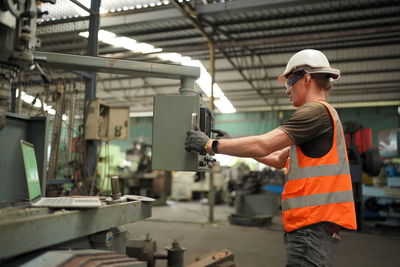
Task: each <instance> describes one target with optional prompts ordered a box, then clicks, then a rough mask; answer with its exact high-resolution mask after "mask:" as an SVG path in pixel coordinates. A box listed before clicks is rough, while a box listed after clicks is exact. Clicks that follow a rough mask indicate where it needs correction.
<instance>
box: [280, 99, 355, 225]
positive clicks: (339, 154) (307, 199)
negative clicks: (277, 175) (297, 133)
mask: <svg viewBox="0 0 400 267" xmlns="http://www.w3.org/2000/svg"><path fill="white" fill-rule="evenodd" d="M317 102H319V103H321V104H323V105H324V106H325V107H327V109H328V110H329V113H330V116H331V118H332V121H333V129H334V134H333V144H332V147H331V149H330V150H329V152H328V153H326V154H325V155H324V156H322V157H320V158H310V157H307V156H306V155H304V153H303V152H302V151H301V149H300V147H298V146H296V145H293V146H292V147H291V149H290V156H289V158H290V162H289V165H290V169H289V173H288V175H287V178H286V179H287V180H286V183H285V187H284V189H283V193H282V222H283V227H284V228H285V230H286V231H287V232H290V231H293V230H296V229H299V228H301V227H304V226H307V225H311V224H315V223H318V222H333V223H336V224H338V225H340V226H342V227H344V228H347V229H353V230H355V229H357V223H356V215H355V209H354V200H353V190H352V184H351V177H350V168H349V162H348V159H347V150H346V144H345V139H344V135H343V128H342V124H341V122H340V120H339V116H338V114H337V112H336V110H335V109H334V108H333V107H332V106H331V105H329V104H328V103H326V102H325V101H322V100H321V101H317Z"/></svg>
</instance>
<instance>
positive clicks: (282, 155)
mask: <svg viewBox="0 0 400 267" xmlns="http://www.w3.org/2000/svg"><path fill="white" fill-rule="evenodd" d="M289 152H290V147H286V148H284V149H282V150H279V151H275V152H272V153H271V154H269V155H268V156H266V157H259V158H254V159H255V160H257V161H258V162H261V163H264V164H265V165H268V166H271V167H274V168H277V169H282V168H284V167H285V166H286V161H287V159H288V157H289Z"/></svg>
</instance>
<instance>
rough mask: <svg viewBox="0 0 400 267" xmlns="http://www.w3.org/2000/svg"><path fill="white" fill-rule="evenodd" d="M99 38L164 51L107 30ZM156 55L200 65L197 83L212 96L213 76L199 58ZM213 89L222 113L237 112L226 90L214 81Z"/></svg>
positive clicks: (141, 50)
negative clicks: (225, 92) (225, 93)
mask: <svg viewBox="0 0 400 267" xmlns="http://www.w3.org/2000/svg"><path fill="white" fill-rule="evenodd" d="M79 35H80V36H82V37H85V38H88V37H89V32H81V33H79ZM98 38H99V41H101V42H103V43H107V44H110V45H112V46H115V47H123V48H125V49H127V50H131V51H133V52H135V53H143V54H147V53H157V52H161V51H162V49H161V48H155V47H154V46H152V45H150V44H146V43H138V42H137V41H136V40H134V39H132V38H128V37H124V36H117V35H116V34H115V33H112V32H109V31H105V30H99V33H98ZM156 56H157V57H158V58H159V59H161V60H168V61H171V62H174V63H179V64H181V65H185V66H194V67H199V68H200V77H199V78H198V79H197V80H196V83H197V85H198V86H199V87H200V88H201V90H202V91H203V92H204V93H205V94H206V95H207V96H208V97H211V76H210V74H209V73H208V72H207V70H206V68H205V67H204V66H203V64H202V63H201V62H200V61H199V60H192V59H191V58H190V57H186V56H182V55H181V54H179V53H158V54H156ZM213 91H214V92H213V95H214V105H215V106H216V107H217V108H218V109H219V111H220V112H221V113H234V112H236V109H235V107H234V106H233V105H232V103H231V102H230V101H229V99H228V98H227V97H226V96H225V95H224V92H222V90H221V88H220V87H219V85H218V84H217V83H214V86H213Z"/></svg>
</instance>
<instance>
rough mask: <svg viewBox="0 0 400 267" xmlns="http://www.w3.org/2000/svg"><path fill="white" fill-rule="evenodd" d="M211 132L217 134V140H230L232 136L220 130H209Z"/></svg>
mask: <svg viewBox="0 0 400 267" xmlns="http://www.w3.org/2000/svg"><path fill="white" fill-rule="evenodd" d="M211 132H213V133H216V134H217V136H216V137H215V138H217V139H231V138H232V136H231V135H230V134H228V133H227V132H225V131H222V130H217V129H211Z"/></svg>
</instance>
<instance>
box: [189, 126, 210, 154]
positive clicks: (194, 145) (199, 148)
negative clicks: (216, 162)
mask: <svg viewBox="0 0 400 267" xmlns="http://www.w3.org/2000/svg"><path fill="white" fill-rule="evenodd" d="M186 134H187V137H186V142H185V149H186V151H189V152H198V153H200V154H202V155H205V154H206V153H207V151H206V148H205V146H206V144H207V142H208V140H209V139H210V138H209V137H208V136H207V135H206V134H205V133H203V132H201V131H193V130H192V131H188V132H186Z"/></svg>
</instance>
